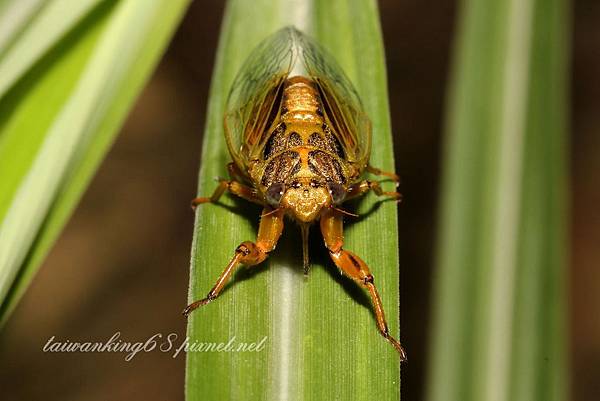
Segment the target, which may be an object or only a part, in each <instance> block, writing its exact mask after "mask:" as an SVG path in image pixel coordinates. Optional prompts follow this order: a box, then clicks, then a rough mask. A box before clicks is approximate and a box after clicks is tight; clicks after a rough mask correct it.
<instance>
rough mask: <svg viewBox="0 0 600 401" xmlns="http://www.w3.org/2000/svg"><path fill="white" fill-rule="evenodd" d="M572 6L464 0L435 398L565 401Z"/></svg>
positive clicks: (451, 120) (433, 372) (452, 113)
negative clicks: (568, 75) (568, 63)
mask: <svg viewBox="0 0 600 401" xmlns="http://www.w3.org/2000/svg"><path fill="white" fill-rule="evenodd" d="M564 8H565V6H564V4H563V2H561V1H552V2H542V1H537V0H534V1H526V2H517V1H509V2H504V3H502V2H497V3H489V2H484V1H477V0H472V1H467V2H465V3H463V9H462V18H463V19H462V23H461V25H460V28H461V29H460V33H459V37H458V40H457V44H458V47H457V49H456V56H455V65H454V75H453V77H452V81H451V93H450V98H449V104H448V115H447V127H446V131H447V134H448V137H447V143H446V152H447V153H446V160H445V164H444V166H445V167H444V172H445V174H444V189H443V196H442V203H441V205H442V208H441V219H442V223H441V230H440V235H439V243H438V262H437V264H438V266H437V268H438V279H437V283H436V294H435V295H436V301H435V309H434V315H435V316H434V326H433V332H432V349H431V358H430V373H429V376H430V377H429V388H428V391H429V399H430V400H461V401H463V400H538V399H539V400H546V399H556V400H560V399H564V397H565V392H564V388H565V370H564V353H565V344H564V326H563V325H564V302H565V298H564V294H563V290H562V285H563V282H562V279H561V275H562V273H561V272H563V271H564V266H565V250H566V245H565V238H566V234H565V208H564V207H565V205H564V199H565V197H566V195H565V194H566V192H565V183H564V180H565V176H566V170H565V169H566V167H565V163H564V158H565V154H566V150H565V147H564V138H565V135H566V126H565V123H564V121H565V115H566V107H565V99H566V97H567V96H566V87H567V85H566V80H565V77H566V74H565V71H566V70H565V66H566V54H567V52H566V49H565V46H564V43H565V37H566V34H567V33H566V30H565V25H566V16H565V15H566V14H565V13H564ZM549 37H550V38H552V39H553V40H551V41H549V40H548V38H549ZM549 339H552V340H550V341H549ZM545 344H552V348H547V347H545V346H544V345H545Z"/></svg>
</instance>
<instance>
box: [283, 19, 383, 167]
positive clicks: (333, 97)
mask: <svg viewBox="0 0 600 401" xmlns="http://www.w3.org/2000/svg"><path fill="white" fill-rule="evenodd" d="M295 34H296V35H297V39H296V41H297V42H298V46H299V48H300V49H301V52H300V53H299V58H300V59H301V60H302V62H303V63H304V68H305V70H306V73H307V74H308V75H309V77H310V78H311V79H312V80H313V81H314V82H315V84H316V85H317V88H318V90H319V93H320V95H321V100H322V102H323V107H324V109H325V110H324V113H325V117H326V119H327V120H329V123H330V124H331V126H332V130H333V132H334V135H336V136H337V138H338V140H339V141H340V143H341V145H342V147H343V148H344V153H345V155H346V158H347V159H348V161H351V162H354V163H357V164H359V165H361V166H365V165H366V164H367V162H368V160H369V155H370V153H371V121H370V120H369V117H368V116H367V114H366V112H365V110H364V108H363V105H362V102H361V100H360V97H359V96H358V93H357V91H356V89H355V88H354V85H352V82H350V79H349V78H348V77H347V76H346V74H345V73H344V71H343V70H342V69H341V67H340V66H339V65H338V63H337V62H336V61H335V59H334V58H333V56H331V55H330V54H329V53H328V52H327V50H325V49H324V48H323V47H321V46H320V45H319V44H318V43H316V42H315V41H313V40H312V39H311V38H309V37H307V36H306V35H303V34H302V33H300V32H298V31H295Z"/></svg>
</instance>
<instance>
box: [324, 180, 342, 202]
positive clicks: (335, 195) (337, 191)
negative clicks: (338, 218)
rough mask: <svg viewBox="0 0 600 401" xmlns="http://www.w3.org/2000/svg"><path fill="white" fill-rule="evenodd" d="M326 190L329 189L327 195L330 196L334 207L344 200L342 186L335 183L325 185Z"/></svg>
mask: <svg viewBox="0 0 600 401" xmlns="http://www.w3.org/2000/svg"><path fill="white" fill-rule="evenodd" d="M327 188H328V189H329V193H330V194H331V200H332V201H333V204H334V205H339V204H340V203H342V202H343V201H344V199H346V190H345V189H344V187H343V186H341V185H340V184H338V183H335V182H329V183H327Z"/></svg>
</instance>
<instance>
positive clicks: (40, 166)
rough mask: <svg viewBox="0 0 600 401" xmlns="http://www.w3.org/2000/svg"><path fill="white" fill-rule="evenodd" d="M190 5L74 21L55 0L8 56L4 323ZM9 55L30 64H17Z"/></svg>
mask: <svg viewBox="0 0 600 401" xmlns="http://www.w3.org/2000/svg"><path fill="white" fill-rule="evenodd" d="M15 3H16V2H15ZM84 3H87V4H88V5H89V6H90V7H89V8H88V9H85V7H84ZM93 3H98V5H97V6H95V7H91V6H93ZM187 3H188V1H187V0H151V1H148V0H130V1H121V2H115V1H102V2H89V1H87V2H83V1H82V2H80V3H79V4H78V5H74V4H73V3H72V2H69V4H73V5H72V7H71V9H70V12H72V14H70V13H69V12H66V10H65V3H64V2H62V1H57V2H53V3H52V5H47V6H45V7H44V8H43V9H42V11H40V12H39V13H38V15H37V16H36V17H34V19H33V20H31V21H29V22H27V26H25V27H24V31H23V32H21V33H20V34H19V35H17V36H16V39H15V40H16V42H15V43H12V44H11V45H10V46H9V47H8V49H9V52H8V53H5V57H4V56H3V57H2V58H1V59H0V71H8V72H9V76H10V77H11V81H10V82H7V83H6V84H2V85H4V86H0V88H4V89H6V88H10V90H9V91H8V92H6V93H5V94H4V95H3V96H2V97H1V98H0V300H2V306H1V309H0V313H1V316H0V319H1V321H2V322H4V321H5V320H6V318H7V316H8V314H9V313H10V311H11V310H12V309H13V308H14V306H15V303H16V301H17V300H18V299H19V297H20V296H21V295H22V293H23V292H24V290H25V288H26V286H27V284H28V283H29V281H30V280H31V278H32V276H33V274H34V273H35V271H36V269H37V267H38V266H39V264H40V263H41V261H42V259H43V257H44V255H45V254H46V252H47V251H48V249H49V247H50V246H51V245H52V243H53V241H54V240H55V238H56V237H57V236H58V234H59V232H60V229H61V228H62V227H63V225H64V224H65V222H66V220H67V219H68V217H69V215H70V213H71V211H72V210H73V208H74V207H75V205H76V203H77V201H78V199H79V198H80V196H81V194H82V192H83V191H84V190H85V188H86V186H87V184H88V182H89V180H90V179H91V177H92V174H93V173H94V171H95V170H96V168H97V167H98V165H99V163H100V161H101V159H102V157H103V155H104V154H105V153H106V151H107V150H108V148H109V146H110V144H111V143H112V140H113V138H114V136H115V134H116V133H117V131H118V129H119V127H120V125H121V123H122V122H123V119H124V118H125V116H126V113H127V111H128V110H129V108H130V107H131V105H132V103H133V101H134V100H135V97H136V95H137V94H138V93H139V91H140V90H141V88H142V86H143V84H144V82H145V81H146V79H147V78H148V76H149V74H150V73H151V71H152V69H153V67H154V66H155V65H156V63H157V61H158V59H159V57H160V55H161V53H162V51H163V49H164V48H165V46H166V44H167V42H168V39H169V38H170V36H171V34H172V33H173V30H174V28H175V27H176V26H177V24H178V22H179V19H180V17H181V15H182V13H183V11H184V10H185V8H186V6H187ZM61 5H62V8H61ZM6 7H8V6H6V5H5V7H4V8H1V10H7V9H8V8H6ZM56 7H58V9H56ZM57 10H58V11H60V10H63V11H65V12H66V14H67V15H65V13H64V12H63V13H60V12H58V11H57ZM49 26H52V29H50V28H48V27H49ZM43 33H46V34H47V36H48V37H50V36H51V37H52V38H53V40H52V41H48V40H47V38H45V37H44V36H45V35H43ZM21 41H23V42H21ZM11 52H17V53H14V54H17V55H21V54H23V57H24V58H23V60H29V61H28V62H27V63H21V62H19V63H16V64H14V63H13V64H11V63H10V62H8V61H7V60H10V57H9V55H10V54H12V53H11ZM42 54H43V55H42ZM40 56H41V59H39V60H37V58H39V57H40ZM15 57H17V56H15ZM36 60H37V61H36ZM2 68H5V70H2ZM2 79H4V77H3V78H2Z"/></svg>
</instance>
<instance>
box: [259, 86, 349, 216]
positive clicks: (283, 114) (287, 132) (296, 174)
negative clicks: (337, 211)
mask: <svg viewBox="0 0 600 401" xmlns="http://www.w3.org/2000/svg"><path fill="white" fill-rule="evenodd" d="M279 107H280V108H279V113H278V115H277V118H276V119H274V121H273V123H272V124H271V126H270V128H269V130H268V132H266V133H265V138H266V141H265V144H264V146H263V148H262V150H261V154H260V158H259V159H258V160H256V163H255V164H254V166H252V170H251V176H252V178H253V181H254V183H255V185H256V186H257V187H258V189H259V191H261V192H262V193H263V194H264V195H265V198H266V199H267V201H270V203H272V204H274V203H275V202H276V201H277V202H278V201H279V200H280V199H277V197H278V196H279V197H282V196H284V193H285V199H284V203H286V205H285V206H286V207H288V208H289V209H291V210H292V211H298V213H294V214H295V217H297V218H298V219H300V220H302V221H307V220H310V221H312V220H314V219H315V218H317V217H318V210H320V209H321V208H322V207H323V206H326V205H330V204H333V203H336V201H337V199H332V196H331V187H332V186H334V187H335V188H339V190H338V191H337V192H340V190H341V191H343V190H346V189H347V187H348V186H349V184H350V183H351V182H350V181H351V178H353V174H354V167H353V166H352V165H351V163H349V162H347V161H346V159H345V155H344V151H343V148H342V146H341V144H340V142H339V140H338V139H337V137H336V136H335V135H334V133H333V132H332V128H331V126H330V125H329V123H328V121H327V120H326V118H325V117H324V113H323V105H322V102H321V98H320V96H319V93H318V91H317V90H316V88H315V86H314V85H313V83H312V81H311V80H310V79H308V78H305V77H300V76H296V77H292V78H289V79H288V80H286V82H285V83H284V85H283V89H282V97H281V102H280V106H279Z"/></svg>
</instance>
